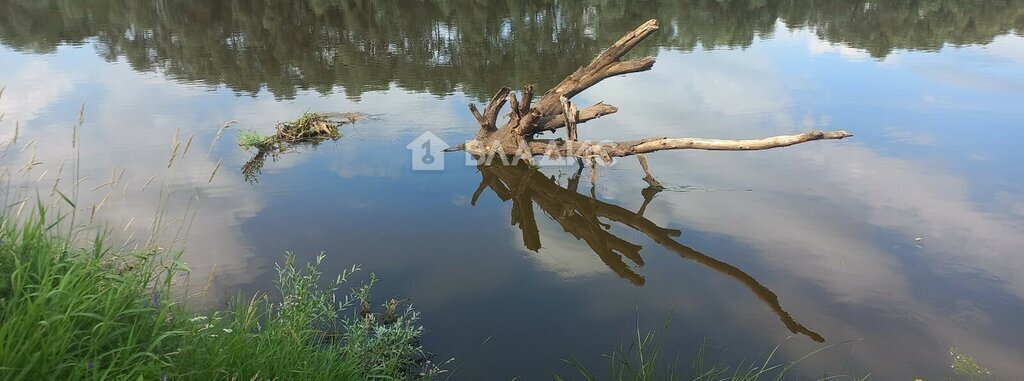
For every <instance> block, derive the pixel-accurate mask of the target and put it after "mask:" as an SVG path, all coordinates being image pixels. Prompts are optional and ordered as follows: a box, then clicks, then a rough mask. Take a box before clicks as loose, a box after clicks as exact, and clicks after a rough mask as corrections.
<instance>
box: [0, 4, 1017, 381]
mask: <svg viewBox="0 0 1024 381" xmlns="http://www.w3.org/2000/svg"><path fill="white" fill-rule="evenodd" d="M652 17H656V18H658V19H659V21H660V23H661V25H662V28H661V30H660V31H659V32H658V33H657V34H656V35H654V36H652V37H651V39H649V40H648V41H647V42H645V43H643V44H642V45H641V47H640V48H638V49H637V50H638V51H637V52H636V53H635V54H636V55H651V56H655V57H656V58H657V64H656V65H655V67H654V69H653V70H651V71H649V72H644V73H638V74H632V75H628V76H625V77H617V78H612V79H609V80H607V81H605V82H602V83H601V84H599V85H598V86H595V87H593V88H591V89H590V90H588V91H586V92H584V93H583V94H581V95H579V96H578V97H577V98H576V99H577V100H578V102H579V103H581V104H588V103H592V102H597V101H605V102H608V103H611V104H614V105H615V106H617V107H619V110H620V111H619V113H618V114H615V115H613V116H610V117H606V118H602V119H600V120H596V121H593V122H590V123H587V124H586V125H585V126H583V127H581V132H580V134H581V137H583V138H590V139H630V138H641V137H648V136H697V137H721V138H750V137H762V136H771V135H777V134H785V133H796V132H801V131H805V130H809V129H845V130H849V131H851V132H853V133H854V134H855V135H856V136H855V137H854V138H852V139H848V140H843V141H827V142H816V143H810V144H806V145H800V146H795V147H790V148H786V149H781V150H774V151H763V152H749V153H739V152H701V151H676V152H663V153H658V154H655V155H651V156H650V161H651V167H652V171H653V172H654V173H655V175H657V176H658V177H659V179H660V180H661V181H662V182H663V183H665V184H666V186H667V189H666V190H664V191H661V192H654V191H653V190H650V189H645V186H646V184H645V183H644V182H643V181H641V177H642V173H641V171H640V169H639V165H638V164H637V163H636V162H635V161H632V160H623V161H622V162H621V163H619V164H617V165H615V166H612V167H610V168H602V169H601V170H599V171H598V173H597V178H596V180H594V181H591V175H590V172H589V170H586V171H584V172H583V174H582V176H580V177H579V178H577V177H576V174H575V168H572V167H568V168H565V167H561V168H560V167H553V168H552V167H545V168H541V169H540V170H533V169H530V168H484V169H478V168H476V167H474V166H466V165H464V164H463V161H464V158H463V156H462V155H461V154H449V155H448V156H446V160H447V169H446V170H444V171H440V172H417V171H412V170H411V161H410V153H409V151H407V150H406V145H407V144H409V143H410V142H411V141H413V139H415V138H416V137H417V136H419V135H420V134H422V133H424V132H427V131H430V132H432V133H434V134H436V135H438V136H440V137H441V138H443V139H444V140H446V141H448V142H449V143H454V142H459V141H463V140H465V139H467V138H470V137H472V135H473V134H474V133H475V131H476V127H474V126H475V123H474V121H473V118H472V116H471V115H470V114H469V113H468V111H467V109H466V104H467V103H468V102H470V101H481V100H483V99H486V98H489V97H490V95H491V94H492V93H493V92H494V91H495V90H496V89H497V88H498V87H500V86H503V85H510V86H516V87H518V86H520V85H523V84H526V83H533V84H536V85H537V86H538V87H539V88H540V89H547V88H548V87H550V86H552V85H553V84H554V83H556V82H557V81H558V80H559V79H561V78H562V77H564V76H565V75H567V74H569V73H570V72H572V71H573V70H574V69H575V68H576V67H578V66H580V65H583V64H585V63H586V62H588V61H589V60H590V59H591V58H592V57H593V56H594V55H595V54H597V53H598V52H599V51H600V50H601V49H602V48H604V47H606V46H607V45H609V44H610V43H611V42H613V41H614V40H616V39H617V38H618V37H619V36H620V35H621V34H622V33H623V32H625V31H626V30H629V29H632V28H633V27H635V26H636V25H639V24H640V23H641V22H643V21H644V20H646V19H648V18H652ZM1022 30H1024V1H1016V0H1010V1H1001V2H981V3H978V2H967V1H928V0H926V1H906V2H905V1H892V2H883V3H851V2H848V1H809V0H808V1H786V2H754V3H750V2H745V1H717V2H712V1H677V2H667V1H644V2H628V3H627V2H621V3H617V2H609V1H592V2H578V3H570V4H567V2H555V1H526V2H496V1H483V2H475V3H473V5H472V6H470V5H469V4H463V3H458V2H447V1H419V2H401V1H379V2H376V1H340V0H338V1H331V0H303V1H290V2H271V1H241V0H237V1H218V2H210V1H189V0H159V1H142V0H119V1H114V0H109V1H100V0H97V1H87V2H86V1H72V0H0V85H5V86H6V90H5V91H4V93H3V97H2V99H0V113H3V114H4V115H5V116H4V117H3V120H2V121H0V142H4V143H2V145H3V146H4V147H6V146H7V143H6V142H8V141H11V140H12V139H13V138H14V137H15V134H16V133H17V142H16V143H14V144H13V145H12V146H11V148H9V149H8V150H7V151H6V154H5V156H4V158H3V159H0V163H2V164H3V165H4V168H7V169H8V171H7V172H6V174H7V175H8V177H9V179H10V180H9V181H11V183H12V184H13V185H14V186H13V187H11V188H7V189H6V190H5V192H7V193H5V196H4V200H5V201H6V202H8V204H9V203H13V202H15V201H17V199H18V198H19V197H21V196H20V195H23V194H25V192H17V189H18V188H19V187H20V188H21V189H35V188H39V189H42V193H43V194H45V193H46V192H47V191H48V190H49V189H51V188H52V187H53V184H54V183H55V182H57V185H58V188H59V189H65V190H67V189H71V183H73V179H74V178H75V174H74V172H75V170H76V169H77V171H78V177H79V178H82V179H83V180H82V182H81V185H80V186H79V189H81V192H80V194H79V196H78V199H79V200H80V201H79V207H80V208H81V212H80V217H79V218H81V219H89V218H91V219H93V220H94V222H96V223H103V224H105V225H106V226H109V228H110V230H111V231H112V234H113V235H114V237H116V238H117V240H118V243H119V244H120V243H121V242H124V243H125V244H126V247H134V246H135V245H141V244H143V243H145V242H146V240H147V239H149V238H150V234H148V232H150V231H152V230H153V229H152V227H153V226H156V227H157V229H156V230H157V231H159V236H158V237H155V239H157V240H158V241H159V242H161V243H162V244H164V245H183V246H184V247H185V249H186V254H185V258H186V260H187V261H188V263H189V264H190V266H191V268H192V269H193V270H194V277H195V278H196V279H201V281H198V282H199V283H204V284H205V279H206V278H207V276H208V275H209V274H210V272H211V271H214V269H215V273H216V276H215V277H214V278H213V279H214V281H213V287H212V293H211V295H210V296H209V299H211V301H209V302H210V303H219V302H218V300H221V299H220V298H223V297H228V296H233V295H236V294H238V293H251V292H254V291H256V290H259V289H266V288H269V287H272V279H273V277H274V271H273V264H274V263H275V262H276V261H279V260H280V259H281V258H282V254H283V253H284V252H285V251H289V250H290V251H294V252H295V253H297V255H299V256H300V258H303V259H312V258H313V257H314V256H315V255H316V254H317V253H319V252H320V251H326V252H327V259H326V261H327V264H326V267H325V270H327V271H328V272H329V273H332V272H336V271H340V269H342V268H345V267H347V266H349V265H351V264H360V265H362V267H363V268H365V269H368V270H371V271H373V272H374V273H376V274H377V275H378V276H379V277H380V278H381V279H382V282H381V283H380V285H381V286H380V288H379V289H378V290H377V295H378V296H379V298H380V299H381V301H383V299H384V298H386V297H401V298H409V299H411V300H412V301H413V303H415V305H416V307H417V308H418V309H419V310H421V311H422V314H423V324H424V325H425V326H426V327H427V328H428V333H427V336H426V339H425V345H426V347H427V348H428V349H430V350H432V351H433V352H435V353H437V354H438V358H439V359H444V358H447V357H452V356H454V357H456V359H457V361H456V362H462V361H465V364H464V365H463V366H462V367H461V368H460V369H459V370H458V372H457V373H456V377H455V378H460V379H510V378H512V377H520V378H521V379H531V380H532V379H549V378H551V375H552V374H553V372H559V373H563V374H572V372H573V371H572V369H571V368H570V367H568V366H567V365H565V364H564V363H563V362H562V361H561V360H560V359H562V358H568V357H570V356H576V357H578V358H579V359H580V360H581V361H582V362H584V363H585V364H587V365H589V366H591V367H592V368H594V369H603V367H604V366H605V364H606V361H605V359H603V358H602V357H600V354H601V353H606V352H609V351H611V350H612V349H613V348H615V347H616V346H617V345H618V344H620V343H622V342H628V341H629V340H630V338H631V337H633V335H635V330H636V328H637V326H638V325H639V326H640V327H641V328H642V329H651V328H658V327H660V326H661V323H662V322H663V321H664V320H665V319H666V318H667V317H668V316H669V315H671V316H672V317H673V320H672V323H671V326H670V328H669V329H668V331H667V332H666V337H665V342H664V346H665V350H666V351H667V352H668V353H671V354H675V353H678V354H679V358H680V361H681V362H682V363H683V364H686V363H689V361H690V360H691V359H692V358H693V356H694V354H695V353H696V351H697V348H698V345H699V344H700V343H701V342H706V344H707V345H708V347H709V348H710V351H711V352H713V353H714V358H715V359H720V360H722V361H728V362H738V361H740V360H742V359H754V358H758V357H759V356H762V355H763V354H764V353H766V352H768V351H770V350H771V349H772V348H773V347H774V346H776V345H778V344H783V346H782V347H781V349H780V352H779V354H778V355H777V356H778V358H779V359H780V360H782V359H796V358H800V357H802V356H803V355H804V354H806V353H809V352H811V351H814V350H815V349H818V348H822V347H823V346H826V345H831V344H837V343H844V342H846V341H849V340H856V341H854V342H850V343H844V344H840V345H838V346H836V347H833V348H830V349H828V350H826V351H824V352H822V353H819V354H817V355H815V356H814V357H812V358H811V359H809V360H805V361H804V362H803V363H802V365H801V369H800V372H802V374H803V375H805V376H820V375H822V374H824V372H832V373H843V372H846V373H853V374H858V375H864V374H868V373H871V374H873V375H874V376H875V377H876V379H884V380H890V379H902V380H909V379H912V378H914V377H924V378H927V379H943V378H944V377H952V376H953V375H952V374H951V373H950V372H951V371H950V365H949V364H950V362H949V354H948V352H949V349H950V348H951V347H956V348H958V349H960V350H961V351H963V352H965V353H968V354H970V355H972V356H974V357H975V358H976V359H977V360H978V361H979V362H980V363H982V364H983V365H985V366H987V367H988V368H989V369H990V370H991V371H992V372H993V373H994V374H996V375H998V376H1000V377H1002V378H1003V379H1024V378H1022V377H1024V376H1022V375H1024V365H1022V363H1021V361H1020V360H1021V358H1024V323H1021V322H1022V321H1024V277H1022V276H1021V274H1022V273H1024V250H1022V247H1024V166H1022V163H1024V153H1022V150H1021V144H1022V142H1024V37H1021V34H1020V31H1022ZM83 104H84V123H83V124H82V125H81V126H80V127H78V128H77V129H76V128H74V127H73V126H74V125H75V124H76V121H77V120H78V117H79V111H80V110H81V109H82V107H83ZM307 110H309V111H324V112H334V111H337V112H345V111H359V112H364V113H367V114H370V115H371V117H370V118H369V119H368V120H364V121H361V122H359V123H357V124H355V125H353V126H346V127H344V128H343V131H344V133H345V137H343V138H342V139H340V140H338V141H337V142H328V143H325V144H323V145H321V146H319V147H318V148H316V149H307V150H303V151H301V152H292V153H287V154H284V155H281V156H280V157H278V158H276V159H274V160H267V162H266V163H265V164H264V166H263V168H262V171H261V172H260V173H254V174H252V176H246V175H245V174H243V173H241V171H240V168H242V166H243V165H244V164H245V163H246V162H247V161H248V160H249V159H250V158H251V157H250V155H251V154H250V153H247V152H244V151H243V150H241V149H239V148H238V147H237V145H236V144H235V140H236V134H237V131H238V130H242V129H252V130H257V131H261V132H269V131H272V129H273V126H274V124H275V123H276V122H277V121H281V120H287V119H291V118H294V117H295V116H297V115H298V114H300V113H302V112H304V111H307ZM227 121H236V122H237V124H235V125H233V126H232V127H231V128H229V129H227V130H224V131H222V132H223V133H222V136H221V137H220V138H219V139H218V132H219V131H220V127H221V126H222V125H223V124H224V123H225V122H227ZM16 131H17V132H16ZM73 134H74V136H76V137H77V139H78V144H77V145H76V146H75V147H72V144H71V142H72V136H73ZM175 146H176V147H177V148H175ZM186 146H187V147H188V149H187V150H186V149H185V147H186ZM186 151H187V152H186ZM79 157H80V160H76V158H79ZM30 163H36V165H34V166H32V165H27V164H30ZM214 171H216V174H215V175H213V176H212V178H211V174H212V173H213V172H214ZM58 179H59V180H58ZM16 192H17V193H18V195H16V194H15V193H16ZM154 215H159V218H157V219H155V220H154ZM154 221H155V222H154ZM182 237H187V240H183V238H182ZM364 275H365V274H364ZM787 340H788V341H787Z"/></svg>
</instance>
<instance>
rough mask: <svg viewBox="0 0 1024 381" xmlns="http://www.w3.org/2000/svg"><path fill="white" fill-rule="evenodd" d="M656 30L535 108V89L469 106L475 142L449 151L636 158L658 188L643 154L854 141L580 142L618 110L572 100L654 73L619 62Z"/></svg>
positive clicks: (653, 23) (634, 35)
mask: <svg viewBox="0 0 1024 381" xmlns="http://www.w3.org/2000/svg"><path fill="white" fill-rule="evenodd" d="M657 30H658V22H657V20H653V19H652V20H649V21H647V22H646V23H644V24H643V25H640V26H639V27H637V28H636V29H635V30H633V31H631V32H629V33H626V34H625V35H624V36H622V38H620V39H619V40H618V41H617V42H615V43H614V44H612V46H611V47H609V48H608V49H607V50H605V51H604V52H602V53H601V54H599V55H598V56H597V57H596V58H594V60H593V61H591V62H590V64H589V65H587V66H585V67H581V68H579V69H577V70H576V72H574V73H572V74H570V75H569V76H568V77H566V78H565V79H563V80H562V82H560V83H559V84H558V85H556V86H555V87H553V88H551V89H550V90H548V91H547V92H546V93H544V95H543V96H541V97H540V99H538V100H537V101H536V102H533V90H534V89H533V87H532V86H530V85H527V86H525V87H524V88H523V90H522V92H521V93H520V94H519V95H516V93H515V92H513V91H512V90H511V89H510V88H508V87H503V88H501V89H499V90H498V92H497V93H496V94H494V97H492V98H491V100H490V102H489V103H488V104H487V105H486V106H485V107H484V110H483V112H481V111H480V109H479V108H478V107H477V106H476V105H475V104H473V103H470V104H469V109H470V112H472V113H473V116H474V117H475V118H476V120H477V122H478V123H479V124H480V131H479V132H478V133H477V134H476V137H475V138H474V139H473V140H470V141H468V142H466V143H465V144H462V145H459V146H457V147H454V148H453V149H450V150H449V151H452V150H461V149H465V150H466V151H467V152H469V153H470V154H473V155H476V156H490V157H493V156H514V157H519V158H523V159H525V160H527V161H532V157H533V156H538V155H543V156H548V157H557V158H576V159H577V160H578V162H579V163H580V164H581V165H582V163H583V161H588V162H593V161H594V160H596V159H601V160H602V161H603V162H605V163H610V162H611V160H612V158H614V157H626V156H637V157H638V159H639V160H640V163H641V164H642V165H643V167H644V171H645V173H646V175H647V178H648V179H650V180H649V181H648V182H652V181H654V182H655V183H656V181H655V180H654V178H653V176H651V175H650V173H649V172H648V171H647V165H646V160H645V159H644V156H643V155H644V154H647V153H652V152H657V151H665V150H677V149H701V150H713V151H748V150H764V149H771V148H779V147H787V146H791V145H794V144H800V143H806V142H810V141H815V140H822V139H843V138H847V137H850V136H853V135H852V134H850V133H848V132H846V131H829V132H822V131H810V132H805V133H802V134H797V135H783V136H774V137H769V138H763V139H749V140H726V139H701V138H669V137H655V138H646V139H640V140H633V141H624V142H590V141H579V140H578V138H577V127H578V125H579V124H582V123H585V122H587V121H589V120H592V119H596V118H599V117H601V116H604V115H608V114H612V113H615V112H617V111H618V109H617V108H616V107H615V106H612V105H609V104H605V103H603V102H599V103H597V104H595V105H592V106H589V107H585V108H582V109H580V108H578V107H577V106H576V105H575V104H573V103H572V102H571V99H572V97H573V96H575V95H576V94H579V93H580V92H582V91H584V90H586V89H587V88H590V87H591V86H593V85H595V84H597V83H598V82H601V81H602V80H604V79H606V78H609V77H613V76H617V75H623V74H628V73H636V72H641V71H646V70H650V69H651V67H653V66H654V58H650V57H648V58H641V59H633V60H625V61H623V60H622V59H621V58H622V57H623V56H624V55H625V54H626V53H628V52H629V51H630V50H632V49H633V48H634V47H636V46H637V44H639V43H640V42H641V41H643V40H644V39H645V38H647V37H648V36H650V35H651V34H652V33H654V32H655V31H657ZM506 104H508V105H509V107H510V109H511V112H510V113H509V119H508V122H507V123H505V125H504V126H501V127H498V126H497V120H498V116H499V115H500V113H501V111H502V109H503V108H504V107H505V105H506ZM561 128H565V129H566V130H567V132H566V138H565V139H562V138H557V139H537V135H539V134H542V133H545V132H555V131H557V130H558V129H561ZM652 185H653V184H652Z"/></svg>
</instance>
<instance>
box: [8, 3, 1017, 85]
mask: <svg viewBox="0 0 1024 381" xmlns="http://www.w3.org/2000/svg"><path fill="white" fill-rule="evenodd" d="M651 17H657V18H659V19H660V20H659V21H660V22H661V25H662V31H661V32H659V33H657V34H656V35H655V36H653V37H652V38H653V39H654V42H655V44H650V45H647V46H648V47H647V48H646V50H642V51H639V52H638V54H643V55H655V54H657V49H659V48H671V49H681V50H692V49H695V48H696V47H698V46H699V47H703V48H718V47H746V46H749V45H751V44H752V43H753V41H754V39H755V38H758V37H763V38H767V37H770V36H771V34H772V33H773V32H774V31H775V30H776V26H777V25H778V24H779V23H782V24H783V25H785V26H786V27H788V28H810V29H811V30H813V31H814V33H816V34H817V35H818V36H819V37H821V38H823V39H825V40H827V41H829V42H833V43H844V44H847V45H849V46H852V47H855V48H861V49H865V50H867V51H868V52H869V53H870V54H871V55H872V56H874V57H885V56H886V55H888V54H890V53H891V52H892V51H894V50H896V49H915V50H936V49H939V48H941V47H942V46H944V45H945V44H953V45H963V44H986V43H989V42H991V41H992V39H993V38H995V37H996V36H999V35H1003V34H1007V33H1012V32H1014V31H1016V32H1017V33H1021V31H1024V0H1003V1H981V2H979V1H967V0H917V1H880V2H872V3H865V2H851V1H847V0H818V1H815V0H789V1H754V2H752V1H747V0H673V1H666V0H662V1H628V2H627V1H607V0H594V1H578V2H564V1H555V0H527V1H509V0H506V1H487V0H480V1H474V2H472V3H466V2H462V1H444V0H434V1H401V0H361V1H360V0H291V1H272V0H227V1H208V0H90V1H81V0H0V43H2V44H3V45H6V46H8V47H12V48H14V49H17V50H21V51H29V52H35V53H47V52H52V51H53V50H55V49H56V47H57V46H58V45H60V44H68V43H70V44H81V43H87V42H88V43H92V44H95V46H96V48H97V50H98V52H99V54H101V55H102V56H103V57H104V58H106V59H107V60H116V59H118V58H119V57H124V58H125V60H126V61H127V62H128V63H129V64H130V65H131V66H132V67H133V68H135V69H136V70H145V71H149V70H157V69H159V70H160V71H161V72H163V73H165V74H166V75H168V76H170V77H171V78H174V79H178V80H185V81H200V82H203V83H207V84H210V85H215V86H216V85H226V86H227V87H229V88H231V89H233V90H235V91H237V92H239V93H245V94H252V93H255V92H258V91H259V90H260V89H261V88H263V87H266V88H267V89H269V91H270V92H272V93H273V94H274V95H275V96H278V97H283V98H288V97H292V96H294V95H295V93H296V91H297V90H299V89H313V90H316V91H319V92H328V91H331V90H332V89H334V88H335V86H340V87H342V88H344V90H345V91H346V93H347V94H349V95H350V96H359V95H360V94H361V93H363V92H366V91H372V90H377V89H384V88H388V87H389V86H390V85H391V84H396V85H397V86H400V87H402V88H405V89H408V90H413V91H425V92H430V93H433V94H437V95H444V94H450V93H452V92H453V91H456V90H461V91H464V92H466V93H468V94H470V95H472V96H475V97H479V98H486V97H489V96H490V94H492V93H493V92H494V91H495V89H497V88H498V87H500V86H504V85H516V86H518V85H522V84H524V83H534V84H537V85H538V86H539V88H540V89H546V88H548V87H550V86H551V85H553V84H554V83H556V82H557V81H558V80H559V79H561V78H562V77H564V76H565V75H566V73H569V72H572V71H573V70H575V69H576V68H577V67H578V66H580V65H582V64H585V63H586V62H588V61H589V60H590V59H591V58H592V57H594V55H595V54H597V53H598V51H600V50H601V49H602V48H603V47H606V46H608V45H610V44H611V43H612V42H613V41H614V40H615V39H617V38H618V37H619V36H621V34H622V33H623V31H625V30H628V29H630V28H632V27H634V26H636V25H638V24H639V23H641V22H643V21H644V20H646V19H648V18H651Z"/></svg>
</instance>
